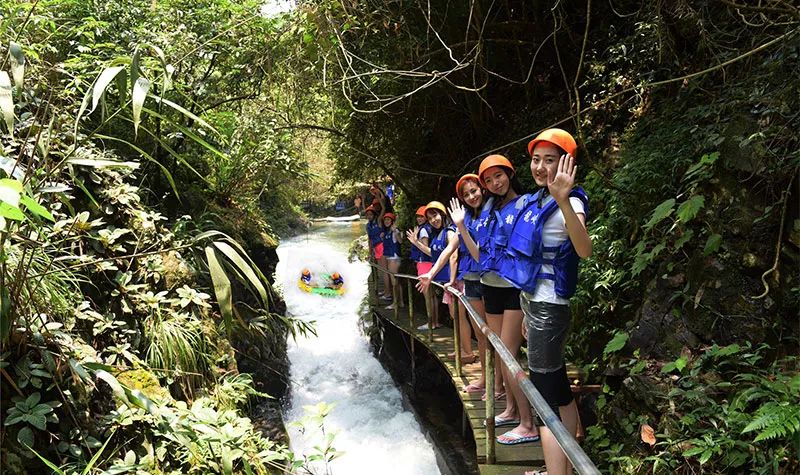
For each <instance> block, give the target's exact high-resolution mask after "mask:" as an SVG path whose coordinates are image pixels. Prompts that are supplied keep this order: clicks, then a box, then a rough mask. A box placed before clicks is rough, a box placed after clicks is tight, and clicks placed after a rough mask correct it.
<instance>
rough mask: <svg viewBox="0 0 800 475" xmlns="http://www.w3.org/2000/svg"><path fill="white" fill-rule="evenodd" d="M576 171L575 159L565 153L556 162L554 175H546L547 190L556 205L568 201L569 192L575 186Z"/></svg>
mask: <svg viewBox="0 0 800 475" xmlns="http://www.w3.org/2000/svg"><path fill="white" fill-rule="evenodd" d="M577 169H578V167H577V166H576V165H575V158H573V156H572V155H570V154H568V153H567V154H565V155H562V156H561V158H560V159H559V160H558V170H557V171H556V172H555V173H548V174H547V189H548V190H549V191H550V194H551V195H553V198H555V200H556V202H557V203H563V202H564V201H565V200H567V199H569V192H570V191H572V186H573V185H574V184H575V172H576V171H577Z"/></svg>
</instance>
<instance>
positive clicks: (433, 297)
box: [431, 291, 439, 327]
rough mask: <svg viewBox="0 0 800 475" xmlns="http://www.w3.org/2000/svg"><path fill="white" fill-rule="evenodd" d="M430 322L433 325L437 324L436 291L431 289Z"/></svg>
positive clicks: (437, 305)
mask: <svg viewBox="0 0 800 475" xmlns="http://www.w3.org/2000/svg"><path fill="white" fill-rule="evenodd" d="M431 310H433V311H432V312H431V315H432V316H431V322H433V326H434V327H438V326H439V302H438V299H437V298H436V292H433V291H431Z"/></svg>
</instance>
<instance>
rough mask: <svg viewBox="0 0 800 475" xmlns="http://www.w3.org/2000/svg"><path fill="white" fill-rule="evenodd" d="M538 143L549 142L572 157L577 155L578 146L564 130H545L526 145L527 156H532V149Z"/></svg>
mask: <svg viewBox="0 0 800 475" xmlns="http://www.w3.org/2000/svg"><path fill="white" fill-rule="evenodd" d="M539 142H550V143H551V144H553V145H556V146H557V147H560V148H561V150H563V151H565V152H567V153H568V154H570V155H572V156H573V157H575V154H576V153H578V144H577V143H575V139H574V138H573V137H572V135H571V134H570V133H569V132H567V131H566V130H562V129H547V130H545V131H544V132H542V133H541V134H539V135H537V136H536V138H535V139H533V140H531V141H530V142H529V143H528V155H531V156H532V155H533V149H534V148H535V147H536V144H538V143H539Z"/></svg>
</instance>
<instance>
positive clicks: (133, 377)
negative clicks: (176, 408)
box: [115, 368, 172, 403]
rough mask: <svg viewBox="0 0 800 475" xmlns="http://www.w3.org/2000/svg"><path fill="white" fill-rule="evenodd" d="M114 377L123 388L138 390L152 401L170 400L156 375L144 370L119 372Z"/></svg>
mask: <svg viewBox="0 0 800 475" xmlns="http://www.w3.org/2000/svg"><path fill="white" fill-rule="evenodd" d="M115 376H116V377H117V380H118V381H119V382H120V383H121V384H122V385H123V386H126V387H129V388H131V389H138V390H139V391H141V392H142V394H144V395H145V396H147V397H149V398H150V399H152V400H153V401H156V402H161V403H164V402H168V401H170V400H171V399H172V396H170V394H169V390H168V389H167V388H165V387H163V386H161V384H160V383H159V381H158V378H157V377H156V375H154V374H153V373H151V372H150V371H148V370H146V369H144V368H138V369H132V370H127V371H120V372H119V373H117V374H116V375H115Z"/></svg>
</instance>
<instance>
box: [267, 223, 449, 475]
mask: <svg viewBox="0 0 800 475" xmlns="http://www.w3.org/2000/svg"><path fill="white" fill-rule="evenodd" d="M361 233H363V226H359V225H356V224H351V223H346V224H325V225H321V226H318V227H316V228H315V231H313V232H312V233H311V235H310V236H302V237H298V238H294V239H291V240H288V241H285V242H283V243H282V244H281V245H280V247H279V248H278V256H279V257H280V262H279V264H278V268H277V271H276V277H277V281H278V282H279V283H280V284H281V285H282V287H283V295H284V298H285V299H286V304H287V307H288V311H289V313H290V314H291V315H293V316H295V317H298V318H302V319H304V320H314V321H316V330H317V335H318V336H313V335H309V336H308V337H307V338H302V337H298V340H297V342H296V343H292V342H290V346H289V360H290V362H291V378H292V403H291V407H290V408H289V409H288V411H287V414H286V422H287V424H288V425H289V436H290V437H291V440H292V450H293V451H294V452H295V453H298V454H305V455H311V454H313V453H314V452H315V449H314V446H318V445H324V443H323V440H324V436H323V435H322V434H321V433H320V431H318V430H316V428H315V427H313V426H312V427H306V428H305V429H304V430H301V429H300V428H298V427H295V426H293V425H292V424H291V423H292V422H296V421H299V420H301V419H302V418H303V417H304V415H306V412H305V410H304V407H306V406H313V405H316V404H318V403H320V402H324V403H327V404H333V409H332V411H331V412H330V413H329V414H328V416H327V417H326V418H325V422H324V428H325V431H326V433H331V432H333V433H335V434H336V436H335V439H334V441H333V446H334V447H335V448H336V450H337V451H338V452H340V455H339V457H338V458H336V459H335V460H334V461H333V462H332V463H331V465H330V467H329V468H330V471H331V472H332V473H334V474H337V475H340V474H346V475H350V474H362V473H363V474H367V473H368V474H374V473H381V474H383V475H389V474H398V475H400V474H403V475H407V474H425V475H429V474H438V473H439V469H438V467H437V465H436V458H435V455H434V451H433V447H432V445H431V443H430V442H428V441H427V440H426V439H425V436H424V435H423V433H422V431H421V429H420V426H419V424H418V423H417V421H416V420H415V418H414V416H413V414H412V413H410V412H408V411H406V410H405V409H404V408H403V406H402V397H401V395H400V391H399V390H398V389H397V387H396V386H395V385H394V383H393V381H392V379H391V377H390V376H389V374H388V373H387V372H386V371H385V370H384V369H383V367H382V366H381V364H380V363H379V362H378V361H377V360H376V359H375V357H374V356H373V355H372V352H371V351H370V347H369V342H368V341H367V339H366V337H365V336H364V335H363V334H362V333H361V332H360V331H359V325H358V321H359V312H360V310H361V307H362V302H363V301H364V297H365V295H366V293H367V278H368V276H369V267H368V266H367V265H365V264H364V263H360V262H356V263H348V262H347V257H346V251H347V245H348V244H349V242H350V241H351V240H352V239H353V238H355V237H357V236H358V235H359V234H361ZM304 267H308V268H309V269H310V270H311V271H312V273H313V272H327V273H330V272H334V271H338V272H339V273H340V274H341V275H342V277H343V278H344V280H345V287H346V288H347V293H346V294H345V295H344V296H343V297H340V298H330V297H323V296H319V295H311V294H307V293H304V292H302V291H301V290H300V289H299V288H298V287H297V280H298V279H299V276H300V273H301V272H302V269H303V268H304ZM317 468H318V472H319V473H324V468H323V467H322V466H321V465H318V466H317Z"/></svg>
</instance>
